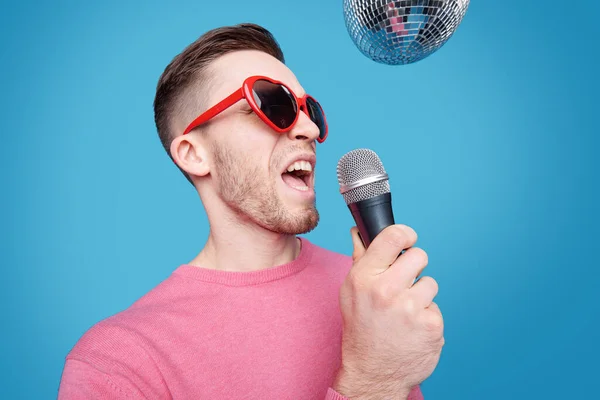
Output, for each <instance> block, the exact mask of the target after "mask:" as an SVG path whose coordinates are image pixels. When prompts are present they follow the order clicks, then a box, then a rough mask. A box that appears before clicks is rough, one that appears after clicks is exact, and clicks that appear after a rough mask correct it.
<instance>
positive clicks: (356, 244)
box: [350, 227, 366, 262]
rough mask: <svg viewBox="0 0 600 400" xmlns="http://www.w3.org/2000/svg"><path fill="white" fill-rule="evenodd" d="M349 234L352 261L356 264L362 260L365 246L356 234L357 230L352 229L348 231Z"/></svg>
mask: <svg viewBox="0 0 600 400" xmlns="http://www.w3.org/2000/svg"><path fill="white" fill-rule="evenodd" d="M350 234H351V235H352V246H353V249H352V261H353V262H356V261H358V260H360V259H361V258H362V256H363V255H364V254H365V250H366V249H365V245H364V244H363V242H362V240H361V238H360V233H358V228H357V227H353V228H352V229H350Z"/></svg>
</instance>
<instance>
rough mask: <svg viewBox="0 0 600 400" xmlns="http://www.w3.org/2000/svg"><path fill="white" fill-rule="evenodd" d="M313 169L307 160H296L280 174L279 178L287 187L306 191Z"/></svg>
mask: <svg viewBox="0 0 600 400" xmlns="http://www.w3.org/2000/svg"><path fill="white" fill-rule="evenodd" d="M312 173H313V169H312V165H311V164H310V162H308V161H303V160H300V161H296V162H294V163H292V164H290V166H289V167H288V168H287V171H286V172H284V173H283V174H281V178H282V179H283V181H284V182H285V184H286V185H288V186H289V187H291V188H293V189H296V190H300V191H302V192H306V191H308V190H309V188H310V185H311V182H310V178H311V176H312Z"/></svg>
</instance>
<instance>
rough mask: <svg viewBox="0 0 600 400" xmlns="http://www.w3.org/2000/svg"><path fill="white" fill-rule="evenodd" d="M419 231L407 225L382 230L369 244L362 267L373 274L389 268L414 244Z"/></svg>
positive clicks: (391, 226) (362, 260) (392, 226)
mask: <svg viewBox="0 0 600 400" xmlns="http://www.w3.org/2000/svg"><path fill="white" fill-rule="evenodd" d="M416 241H417V233H416V232H415V231H414V230H413V229H412V228H410V227H408V226H406V225H390V226H388V227H387V228H385V229H384V230H382V231H381V232H380V233H379V234H378V235H377V236H376V237H375V239H374V240H373V241H372V242H371V244H370V245H369V248H368V249H367V250H366V251H365V254H364V256H363V257H362V259H361V268H363V267H364V268H365V269H368V270H369V271H370V272H371V273H372V274H380V273H382V272H384V271H385V270H387V269H388V268H389V266H390V265H392V263H393V262H394V261H395V260H396V259H397V258H398V254H400V252H401V251H402V250H404V249H408V248H409V247H411V246H413V245H414V244H415V243H416Z"/></svg>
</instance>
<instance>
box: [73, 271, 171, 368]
mask: <svg viewBox="0 0 600 400" xmlns="http://www.w3.org/2000/svg"><path fill="white" fill-rule="evenodd" d="M174 285H175V286H176V285H177V283H174V282H173V279H172V278H171V277H169V278H167V279H166V280H164V281H163V282H161V283H159V284H158V285H157V286H156V287H154V288H153V289H152V290H150V291H149V292H147V293H146V294H144V295H143V296H142V297H141V298H139V299H138V300H137V301H135V302H134V303H133V304H132V305H130V306H129V307H128V308H126V309H125V310H123V311H121V312H119V313H116V314H114V315H112V316H110V317H108V318H106V319H103V320H101V321H100V322H97V323H96V324H94V325H93V326H92V327H91V328H89V329H88V330H87V331H86V332H85V333H84V334H83V335H82V336H81V337H80V338H79V340H78V341H77V343H76V344H75V345H74V347H73V348H72V349H71V351H70V352H69V354H68V355H67V360H68V359H73V360H78V361H83V362H87V363H89V364H91V365H93V366H94V367H95V368H96V369H98V370H100V371H102V372H105V373H110V372H111V371H114V370H118V369H123V368H125V369H133V370H136V369H138V368H140V367H141V366H142V365H144V364H147V363H151V362H152V357H151V354H152V352H153V349H154V347H155V336H157V332H158V331H159V326H160V324H161V323H162V321H161V320H162V319H163V318H167V317H168V315H169V314H170V312H169V311H170V310H171V309H172V308H173V304H176V302H177V301H176V300H177V296H176V295H174V294H173V293H176V292H177V291H176V290H174V289H173V287H172V286H174Z"/></svg>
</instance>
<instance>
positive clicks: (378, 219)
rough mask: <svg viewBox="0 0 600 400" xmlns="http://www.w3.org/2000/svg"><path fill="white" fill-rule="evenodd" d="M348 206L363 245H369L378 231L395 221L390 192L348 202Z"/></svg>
mask: <svg viewBox="0 0 600 400" xmlns="http://www.w3.org/2000/svg"><path fill="white" fill-rule="evenodd" d="M348 208H349V209H350V212H351V213H352V217H353V218H354V222H356V226H357V228H358V232H359V233H360V236H361V239H362V242H363V244H364V245H365V247H369V245H370V244H371V242H372V241H373V239H375V236H377V235H378V234H379V232H381V231H382V230H384V229H385V228H387V227H388V226H390V225H394V223H395V222H394V213H393V212H392V194H391V193H385V194H380V195H379V196H375V197H371V198H370V199H367V200H362V201H357V202H356V203H351V204H348Z"/></svg>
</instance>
